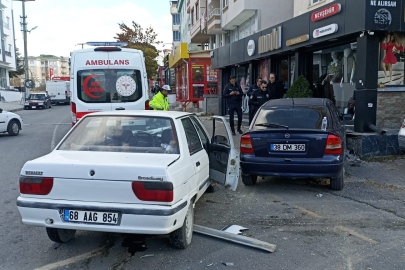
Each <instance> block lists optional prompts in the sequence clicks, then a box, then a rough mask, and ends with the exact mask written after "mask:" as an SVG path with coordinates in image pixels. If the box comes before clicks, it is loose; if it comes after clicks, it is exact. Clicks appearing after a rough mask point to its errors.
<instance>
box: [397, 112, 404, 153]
mask: <svg viewBox="0 0 405 270" xmlns="http://www.w3.org/2000/svg"><path fill="white" fill-rule="evenodd" d="M398 144H399V149H401V151H402V152H405V119H404V121H403V122H402V125H401V128H400V129H399V133H398Z"/></svg>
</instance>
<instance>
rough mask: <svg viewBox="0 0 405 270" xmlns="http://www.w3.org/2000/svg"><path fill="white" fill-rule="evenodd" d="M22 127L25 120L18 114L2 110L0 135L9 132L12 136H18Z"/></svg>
mask: <svg viewBox="0 0 405 270" xmlns="http://www.w3.org/2000/svg"><path fill="white" fill-rule="evenodd" d="M22 125H23V120H22V119H21V117H20V116H19V115H18V114H15V113H12V112H7V111H3V109H0V133H5V132H8V134H9V135H10V136H17V135H18V134H19V133H20V130H21V129H22Z"/></svg>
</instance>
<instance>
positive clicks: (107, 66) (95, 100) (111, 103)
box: [70, 42, 149, 125]
mask: <svg viewBox="0 0 405 270" xmlns="http://www.w3.org/2000/svg"><path fill="white" fill-rule="evenodd" d="M87 45H91V46H98V47H95V48H91V49H84V50H78V51H74V52H72V53H71V81H70V82H71V86H70V89H71V104H72V122H73V125H74V124H75V123H77V122H78V121H79V120H80V119H81V118H82V117H83V116H84V115H86V114H89V113H93V112H100V111H114V110H145V109H149V100H148V81H147V75H146V68H145V58H144V56H143V52H142V51H140V50H134V49H124V48H120V47H111V46H114V45H117V46H126V45H125V44H122V43H119V42H111V43H87Z"/></svg>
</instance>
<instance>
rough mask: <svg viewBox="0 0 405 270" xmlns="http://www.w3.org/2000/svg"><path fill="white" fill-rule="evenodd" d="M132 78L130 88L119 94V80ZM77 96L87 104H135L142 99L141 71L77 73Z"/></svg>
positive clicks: (83, 71)
mask: <svg viewBox="0 0 405 270" xmlns="http://www.w3.org/2000/svg"><path fill="white" fill-rule="evenodd" d="M122 76H126V77H130V78H131V80H129V84H130V85H129V87H128V89H126V90H125V91H124V93H122V95H121V94H119V92H118V91H117V88H116V83H117V80H118V79H119V78H120V77H122ZM131 82H132V83H131ZM77 91H78V93H77V95H78V97H79V99H80V100H81V101H83V102H85V103H110V102H111V103H118V102H135V101H137V100H139V99H140V98H141V97H142V77H141V72H140V71H139V70H126V69H97V70H81V71H79V72H77Z"/></svg>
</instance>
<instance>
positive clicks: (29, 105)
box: [24, 92, 52, 110]
mask: <svg viewBox="0 0 405 270" xmlns="http://www.w3.org/2000/svg"><path fill="white" fill-rule="evenodd" d="M48 108H52V100H51V98H50V97H49V95H48V94H47V93H46V92H31V93H30V95H29V96H28V98H27V99H26V100H25V104H24V110H28V109H48Z"/></svg>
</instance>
